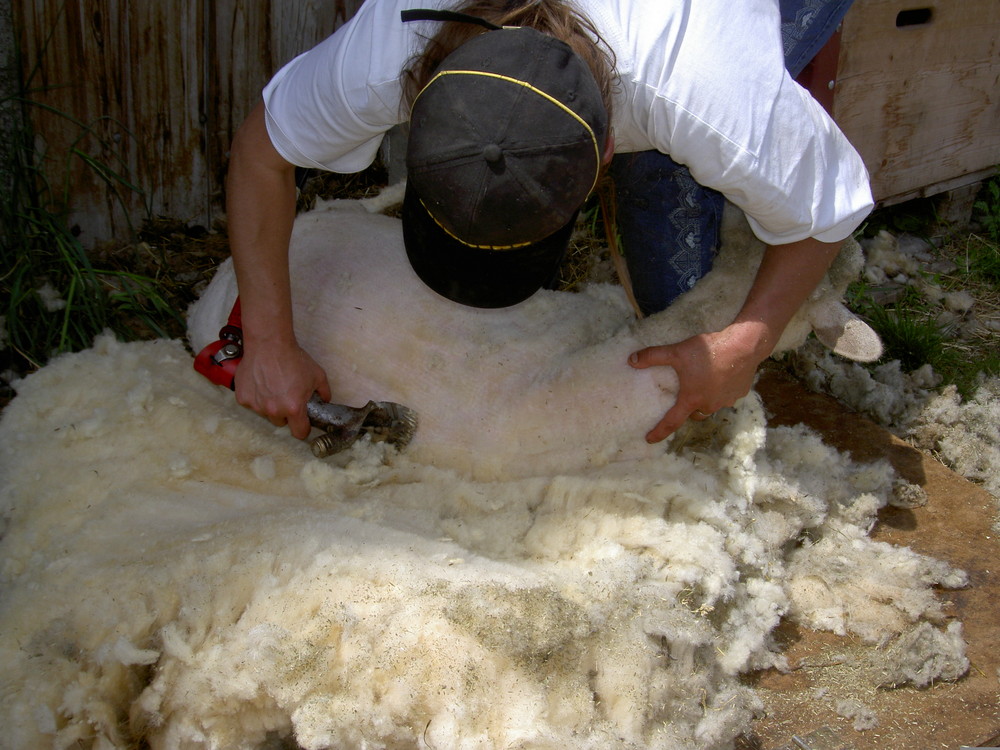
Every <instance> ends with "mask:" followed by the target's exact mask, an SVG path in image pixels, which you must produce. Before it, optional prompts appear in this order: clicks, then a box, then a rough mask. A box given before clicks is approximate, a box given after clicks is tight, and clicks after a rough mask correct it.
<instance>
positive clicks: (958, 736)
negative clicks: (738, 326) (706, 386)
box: [737, 370, 1000, 750]
mask: <svg viewBox="0 0 1000 750" xmlns="http://www.w3.org/2000/svg"><path fill="white" fill-rule="evenodd" d="M757 390H758V392H759V393H760V394H761V396H762V398H763V399H764V402H765V405H766V407H767V409H768V412H769V414H770V415H771V417H770V422H771V424H772V425H789V424H799V423H803V424H807V425H809V426H810V427H812V428H813V429H815V430H817V431H818V432H819V433H820V434H822V435H823V437H824V439H825V440H826V442H827V443H829V444H830V445H833V446H835V447H837V448H839V449H840V450H845V451H847V452H849V453H850V454H851V455H852V456H853V457H854V458H855V459H856V460H859V461H868V460H875V459H879V458H886V459H888V460H889V461H890V462H891V463H892V464H893V466H894V467H895V469H896V471H897V472H898V473H899V474H900V476H901V477H902V478H904V479H906V480H907V481H909V482H911V483H913V484H917V485H919V486H921V487H923V489H924V490H925V491H926V492H927V494H928V502H927V504H926V505H925V506H923V507H919V508H914V509H906V510H904V509H898V508H887V509H885V510H884V511H883V512H882V513H881V514H880V517H879V523H878V525H877V526H876V528H875V530H874V531H873V533H872V536H873V538H874V539H876V540H879V541H885V542H889V543H892V544H896V545H902V546H908V547H911V548H912V549H914V550H915V551H917V552H921V553H924V554H928V555H931V556H933V557H936V558H939V559H943V560H946V561H948V562H950V563H951V564H953V565H955V566H957V567H959V568H962V569H963V570H965V571H966V572H967V573H968V574H969V579H970V584H969V586H968V587H967V588H965V589H962V590H958V591H948V592H942V597H943V598H944V599H945V600H946V601H947V602H948V604H949V612H950V614H951V615H952V616H954V617H955V618H957V619H959V620H960V621H961V622H962V624H963V635H964V637H965V640H966V642H967V644H968V651H967V656H968V658H969V661H970V662H971V665H972V666H971V668H970V670H969V672H968V674H967V675H966V676H965V677H964V678H962V679H961V680H959V681H958V682H955V683H941V684H936V685H931V686H929V687H927V688H924V689H916V688H912V687H904V688H898V689H889V688H883V687H879V685H878V678H877V674H875V673H874V672H873V671H872V670H870V669H866V665H869V664H870V663H871V660H870V659H869V658H868V657H869V656H870V654H871V653H872V651H873V648H874V647H872V646H867V645H864V644H861V643H857V642H855V641H853V640H852V639H850V638H842V637H838V636H835V635H831V634H829V633H818V632H813V631H806V630H797V629H786V630H784V631H783V633H782V636H783V638H784V639H785V643H786V645H787V649H788V650H787V655H788V657H789V663H790V664H791V665H792V671H790V672H789V673H786V674H781V673H778V672H776V671H773V670H772V671H768V672H763V673H759V674H755V675H752V678H751V681H752V682H753V683H754V685H755V687H756V688H757V690H758V692H759V694H760V695H761V696H762V698H763V700H764V702H765V705H766V711H767V713H766V716H764V717H763V718H761V719H760V720H758V721H757V722H756V724H755V727H754V732H753V734H752V735H750V736H748V737H744V738H742V739H741V741H740V744H739V745H737V749H738V750H784V748H792V749H797V750H802V749H803V748H805V749H806V750H869V748H870V749H871V750H876V749H878V750H884V749H885V748H927V749H928V750H930V749H931V748H951V749H955V750H957V748H960V747H962V746H969V747H991V746H995V745H998V744H1000V684H998V674H1000V653H998V652H997V649H996V644H997V643H1000V577H998V576H997V575H996V573H997V565H998V563H1000V540H998V539H997V534H996V533H995V532H994V531H993V530H992V528H991V520H992V518H993V517H994V515H995V512H996V501H995V500H994V498H993V497H992V496H991V495H990V494H988V493H987V492H985V491H984V490H982V489H981V488H980V487H978V486H977V485H975V484H972V483H971V482H969V481H967V480H965V479H964V478H962V477H960V476H958V475H957V474H955V473H954V472H952V471H951V470H949V469H948V468H947V467H945V466H943V465H942V464H940V463H939V462H938V461H936V460H935V459H933V458H932V457H930V456H928V455H926V454H924V453H921V452H920V451H917V450H916V449H914V448H912V447H911V446H909V445H908V444H907V443H904V442H903V441H901V440H899V439H898V438H896V437H894V436H893V435H892V434H890V433H889V432H887V431H885V430H883V429H882V428H880V427H878V426H877V425H875V424H874V423H872V422H870V421H868V420H867V419H864V418H863V417H861V416H859V415H857V414H853V413H851V412H849V411H847V410H846V409H845V408H844V407H843V406H842V405H841V404H839V403H838V402H837V401H835V400H834V399H832V398H829V397H827V396H824V395H821V394H816V393H812V392H810V391H808V390H806V389H805V388H804V387H803V386H802V385H801V384H800V383H799V382H798V381H796V380H795V379H794V378H792V377H791V376H789V375H788V374H787V373H784V372H781V371H778V370H770V371H766V372H765V373H764V374H763V375H762V377H761V380H760V382H759V383H758V386H757ZM841 701H856V702H857V703H860V704H862V705H863V706H866V707H868V708H870V709H871V710H873V711H874V713H875V715H876V717H877V720H878V725H877V726H876V727H874V728H872V729H868V730H865V731H856V730H855V729H854V728H853V721H852V720H851V719H849V718H845V717H843V716H841V715H839V714H838V712H837V710H836V708H837V705H838V704H839V703H840V702H841ZM810 738H812V740H811V739H810ZM796 741H798V742H800V743H802V744H796Z"/></svg>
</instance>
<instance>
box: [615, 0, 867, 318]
mask: <svg viewBox="0 0 1000 750" xmlns="http://www.w3.org/2000/svg"><path fill="white" fill-rule="evenodd" d="M851 2H853V0H780V2H779V4H780V6H781V36H782V43H783V45H784V52H785V66H786V67H787V68H788V70H789V72H790V73H791V74H792V75H793V76H797V75H798V74H799V73H801V72H802V69H803V68H804V67H805V66H806V65H807V64H808V63H809V61H810V60H812V59H813V57H815V56H816V53H817V52H819V50H820V48H821V47H822V46H823V45H824V44H826V42H827V40H828V39H829V38H830V37H831V36H832V35H833V32H834V31H835V30H836V29H837V26H838V25H839V24H840V22H841V20H842V19H843V17H844V14H845V13H847V9H848V8H849V7H850V5H851ZM610 174H611V177H612V179H613V180H614V183H615V199H616V203H617V223H618V232H619V234H620V235H621V238H622V251H623V254H624V256H625V262H626V265H627V266H628V270H629V276H630V277H631V280H632V291H633V293H634V294H635V298H636V302H637V303H638V305H639V308H640V309H641V310H642V312H643V313H644V314H647V315H648V314H651V313H654V312H658V311H660V310H663V309H664V308H666V307H667V306H668V305H669V304H670V303H671V302H673V301H674V300H675V299H676V298H677V297H678V296H680V295H681V294H683V293H684V292H686V291H687V290H688V289H690V288H691V287H692V286H694V284H695V282H696V281H697V280H698V279H700V278H701V277H702V276H704V275H705V274H706V273H708V271H709V270H710V269H711V267H712V261H713V259H714V258H715V253H716V250H717V248H718V244H719V224H720V221H721V219H722V208H723V205H724V203H725V199H724V198H723V196H722V194H721V193H719V192H717V191H715V190H712V189H710V188H706V187H704V186H702V185H700V184H698V183H697V182H696V181H695V179H694V178H693V177H692V176H691V172H690V171H688V169H687V167H685V166H683V165H681V164H678V163H677V162H675V161H674V160H673V159H671V158H670V157H669V156H667V155H666V154H663V153H661V152H659V151H642V152H638V153H632V154H619V155H616V156H615V157H614V158H613V159H612V160H611V166H610Z"/></svg>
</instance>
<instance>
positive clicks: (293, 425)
mask: <svg viewBox="0 0 1000 750" xmlns="http://www.w3.org/2000/svg"><path fill="white" fill-rule="evenodd" d="M314 392H315V393H318V394H319V395H320V398H322V399H323V400H324V401H329V400H330V398H331V393H330V385H329V383H328V381H327V378H326V373H325V372H324V371H323V368H322V367H320V366H319V365H318V364H317V363H316V361H315V360H314V359H313V358H312V357H310V356H309V354H307V353H306V352H305V351H304V350H303V349H302V348H301V347H300V346H299V345H298V344H296V343H294V342H292V343H291V344H285V345H269V346H255V347H253V346H251V347H247V348H246V349H245V351H244V353H243V359H242V361H241V362H240V364H239V366H238V367H237V368H236V401H237V402H238V403H240V404H241V405H243V406H245V407H247V408H248V409H252V410H253V411H255V412H257V413H258V414H260V415H261V416H262V417H265V418H266V419H268V420H270V422H271V424H273V425H276V426H281V425H283V424H287V425H288V428H289V430H291V433H292V435H293V436H295V437H297V438H298V439H299V440H304V439H305V438H307V437H308V436H309V431H310V429H311V426H310V424H309V417H308V415H307V414H306V401H308V400H309V398H310V397H311V396H312V394H313V393H314Z"/></svg>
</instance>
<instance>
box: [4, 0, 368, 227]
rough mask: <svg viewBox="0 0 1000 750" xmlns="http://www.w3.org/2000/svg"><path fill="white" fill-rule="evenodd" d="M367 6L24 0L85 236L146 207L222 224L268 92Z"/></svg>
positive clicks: (19, 0)
mask: <svg viewBox="0 0 1000 750" xmlns="http://www.w3.org/2000/svg"><path fill="white" fill-rule="evenodd" d="M361 1H362V0H14V3H13V8H14V24H15V28H16V29H18V30H19V31H20V36H21V50H22V57H23V64H24V69H25V71H26V74H27V75H29V76H30V86H31V89H32V91H33V93H32V94H31V98H32V100H33V101H34V102H36V104H37V106H33V107H32V108H31V112H32V121H33V125H34V128H35V130H36V133H37V135H38V141H39V144H40V148H42V149H44V151H45V153H46V156H47V160H48V170H47V171H48V173H49V175H50V176H51V177H53V179H55V180H56V181H57V183H58V182H60V181H61V179H62V176H63V174H64V173H65V169H64V165H67V164H68V165H70V169H69V173H68V175H69V176H68V184H69V185H70V191H71V193H72V215H71V221H72V222H74V223H75V224H76V225H77V226H79V228H80V230H81V235H80V236H81V240H82V241H83V242H84V243H85V244H90V243H92V242H94V241H97V240H101V239H108V238H111V237H114V236H116V235H120V234H122V233H123V232H126V231H128V229H129V224H130V222H136V221H138V220H140V219H141V218H142V217H143V216H144V214H145V212H146V211H149V212H151V213H152V214H154V215H156V214H163V215H167V216H171V217H173V218H178V219H182V220H185V221H189V222H196V223H201V224H205V225H206V226H207V225H210V224H211V222H212V219H213V218H214V217H215V216H216V215H218V214H219V213H220V212H221V210H222V189H223V179H224V174H225V169H226V153H227V149H228V148H229V143H230V142H231V139H232V136H233V133H234V132H235V130H236V128H237V127H239V124H240V122H242V120H243V118H244V117H245V116H246V114H247V112H248V111H249V110H250V108H251V106H252V105H253V104H254V102H255V101H256V99H257V97H258V96H259V92H260V89H261V88H262V86H263V85H264V84H265V83H266V82H267V80H268V79H269V78H270V76H271V74H272V73H274V71H276V70H277V69H278V68H279V67H280V66H281V65H282V64H283V63H285V62H286V61H288V60H290V59H291V58H292V57H294V56H295V55H296V54H298V53H299V52H301V51H304V50H306V49H308V48H309V47H311V46H312V45H314V44H315V43H316V42H318V41H319V40H321V39H323V38H324V37H326V36H327V35H329V34H330V33H331V32H332V31H333V30H334V29H335V28H336V27H338V26H339V25H340V24H342V23H343V22H344V21H345V20H346V19H347V18H349V17H350V16H351V15H352V14H353V13H354V11H355V10H356V9H357V8H358V7H359V6H360V5H361ZM85 161H91V162H92V163H91V164H90V165H86V164H85ZM102 170H106V171H103V172H102ZM116 176H121V177H123V178H124V179H125V180H126V181H127V182H128V184H129V185H133V186H135V187H138V188H140V189H141V191H142V192H141V193H140V192H138V191H136V190H133V189H131V188H129V187H128V186H127V185H125V184H122V182H120V181H119V180H118V179H117V178H116Z"/></svg>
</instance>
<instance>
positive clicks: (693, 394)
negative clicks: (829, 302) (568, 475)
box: [629, 239, 840, 442]
mask: <svg viewBox="0 0 1000 750" xmlns="http://www.w3.org/2000/svg"><path fill="white" fill-rule="evenodd" d="M839 249H840V243H837V244H827V243H823V242H819V241H817V240H813V239H807V240H803V241H801V242H795V243H792V244H790V245H776V246H773V247H768V248H767V250H766V251H765V253H764V258H763V260H762V261H761V264H760V268H759V269H758V270H757V275H756V277H755V278H754V283H753V286H752V287H751V288H750V291H749V293H748V294H747V298H746V301H745V302H744V303H743V306H742V308H741V309H740V311H739V313H737V315H736V317H735V318H734V319H733V322H732V323H730V324H729V325H728V326H726V327H725V328H723V329H722V330H721V331H712V332H708V333H702V334H698V335H696V336H692V337H691V338H688V339H685V340H684V341H680V342H678V343H676V344H672V345H669V346H653V347H649V348H647V349H643V350H642V351H639V352H636V353H635V354H633V355H632V357H631V358H630V359H629V363H630V364H631V365H632V366H633V367H638V368H645V367H653V366H669V367H672V368H674V371H675V372H676V373H677V378H678V381H679V383H680V386H679V390H678V393H677V400H676V402H675V403H674V406H673V407H672V408H671V409H670V410H669V411H668V412H667V413H666V414H665V415H664V416H663V419H661V420H660V422H659V423H658V424H657V425H656V427H654V428H653V429H652V430H651V431H650V432H649V433H648V434H647V435H646V439H647V440H649V441H650V442H656V441H658V440H663V439H664V438H665V437H667V436H668V435H670V434H672V433H673V432H674V431H675V430H676V429H677V428H679V427H680V426H681V425H682V424H684V422H685V420H687V419H688V418H695V419H703V418H704V417H705V416H707V415H709V414H712V413H714V412H715V411H717V410H718V409H721V408H722V407H724V406H732V405H733V404H734V403H735V402H736V400H737V399H740V398H742V397H743V396H745V395H746V394H747V392H748V391H749V390H750V388H751V387H752V385H753V381H754V377H755V375H756V372H757V367H758V366H759V365H760V363H761V362H763V361H764V360H765V359H766V358H767V357H768V356H769V355H770V354H771V352H772V351H774V347H775V346H776V345H777V343H778V339H780V338H781V334H782V333H783V332H784V330H785V327H786V326H787V325H788V323H789V321H790V320H791V319H792V316H793V315H795V312H796V310H798V309H799V307H801V306H802V303H803V302H805V300H806V299H807V298H808V297H809V295H810V294H811V293H812V291H813V289H815V288H816V285H817V284H818V283H819V282H820V280H821V279H822V278H823V274H825V273H826V270H827V268H828V267H829V266H830V263H831V262H832V261H833V258H834V257H836V255H837V252H838V251H839Z"/></svg>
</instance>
